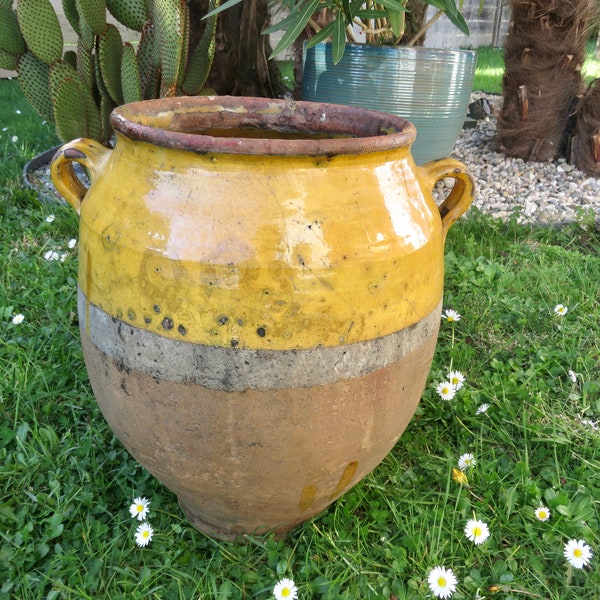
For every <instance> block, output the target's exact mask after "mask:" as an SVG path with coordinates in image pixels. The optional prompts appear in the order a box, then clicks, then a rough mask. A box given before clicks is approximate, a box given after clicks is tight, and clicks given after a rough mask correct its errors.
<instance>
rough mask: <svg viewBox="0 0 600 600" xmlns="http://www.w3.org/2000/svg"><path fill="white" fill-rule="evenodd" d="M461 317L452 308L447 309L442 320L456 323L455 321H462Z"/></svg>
mask: <svg viewBox="0 0 600 600" xmlns="http://www.w3.org/2000/svg"><path fill="white" fill-rule="evenodd" d="M460 318H461V315H460V314H459V313H457V312H456V311H455V310H452V309H451V308H447V309H446V310H445V312H443V313H442V319H444V320H445V321H448V323H454V322H455V321H460Z"/></svg>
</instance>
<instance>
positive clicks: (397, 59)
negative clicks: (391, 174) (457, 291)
mask: <svg viewBox="0 0 600 600" xmlns="http://www.w3.org/2000/svg"><path fill="white" fill-rule="evenodd" d="M476 61H477V54H476V53H475V52H474V51H471V50H446V49H435V48H408V47H405V46H397V47H396V46H371V45H368V44H348V45H347V46H346V51H345V52H344V56H343V57H342V60H341V61H340V62H339V63H338V64H337V65H335V64H333V58H332V53H331V43H329V42H327V43H321V44H317V45H316V46H314V47H312V48H306V47H305V48H304V56H303V75H302V99H303V100H309V101H314V102H333V103H335V104H347V105H350V106H362V107H364V108H371V109H375V110H382V111H385V112H388V113H391V114H395V115H398V116H401V117H404V118H406V119H408V120H409V121H411V122H412V123H413V124H414V125H415V126H416V128H417V139H416V141H415V143H414V144H413V147H412V150H411V152H412V155H413V158H414V159H415V162H416V163H417V164H423V163H425V162H427V161H430V160H436V159H438V158H443V157H445V156H449V155H450V153H451V152H452V149H453V147H454V144H455V143H456V140H457V138H458V134H459V132H460V130H461V128H462V126H463V123H464V121H465V117H466V115H467V109H468V106H469V99H470V95H471V88H472V86H473V77H474V76H475V65H476Z"/></svg>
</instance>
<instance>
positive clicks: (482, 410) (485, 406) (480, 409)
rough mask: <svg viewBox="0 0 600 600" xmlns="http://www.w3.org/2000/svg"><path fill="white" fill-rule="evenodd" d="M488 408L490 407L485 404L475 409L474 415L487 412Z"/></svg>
mask: <svg viewBox="0 0 600 600" xmlns="http://www.w3.org/2000/svg"><path fill="white" fill-rule="evenodd" d="M489 407H490V405H489V404H487V403H484V404H481V405H480V406H478V407H477V410H476V411H475V414H476V415H482V414H483V413H484V412H486V411H487V409H488V408H489Z"/></svg>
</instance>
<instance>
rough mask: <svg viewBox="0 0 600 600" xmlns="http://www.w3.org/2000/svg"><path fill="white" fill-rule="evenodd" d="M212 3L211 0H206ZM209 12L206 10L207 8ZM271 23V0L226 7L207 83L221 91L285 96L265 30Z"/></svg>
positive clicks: (219, 24)
mask: <svg viewBox="0 0 600 600" xmlns="http://www.w3.org/2000/svg"><path fill="white" fill-rule="evenodd" d="M203 1H204V3H205V4H206V7H208V0H203ZM204 14H206V10H205V12H204ZM269 24H270V11H269V3H268V0H244V2H241V3H239V4H238V5H236V6H234V7H232V8H230V9H228V10H225V11H223V12H222V13H221V14H220V15H219V21H218V23H217V35H216V44H215V46H216V47H215V57H214V60H213V64H212V68H211V71H210V75H209V77H208V81H207V83H206V87H208V88H211V89H213V90H214V91H215V92H216V93H217V94H221V95H232V96H259V97H265V98H281V97H283V95H284V94H285V92H286V88H285V86H284V84H283V82H282V79H281V73H280V72H279V69H278V67H277V64H276V63H275V62H274V61H272V60H268V57H269V55H270V54H271V51H272V48H271V45H270V42H269V36H267V35H263V34H262V31H263V30H264V29H265V28H266V27H267V26H268V25H269Z"/></svg>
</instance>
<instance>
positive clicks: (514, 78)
mask: <svg viewBox="0 0 600 600" xmlns="http://www.w3.org/2000/svg"><path fill="white" fill-rule="evenodd" d="M510 2H511V5H512V19H511V23H510V28H509V33H508V36H507V39H506V44H505V54H504V62H505V75H504V81H503V96H504V103H503V108H502V111H501V113H500V115H499V118H498V138H497V141H498V145H499V147H500V149H501V151H502V152H504V153H505V154H507V155H508V156H514V157H518V158H522V159H524V160H540V161H545V160H553V159H555V158H557V157H558V156H561V155H563V154H564V153H565V151H566V146H567V139H568V129H569V127H570V126H571V124H572V114H573V110H574V106H575V104H576V103H577V99H578V96H580V95H581V94H582V92H583V80H582V76H581V66H582V64H583V59H584V55H585V43H586V41H587V36H588V35H589V24H590V20H591V16H592V12H593V8H594V5H595V0H510Z"/></svg>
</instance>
